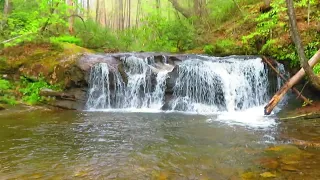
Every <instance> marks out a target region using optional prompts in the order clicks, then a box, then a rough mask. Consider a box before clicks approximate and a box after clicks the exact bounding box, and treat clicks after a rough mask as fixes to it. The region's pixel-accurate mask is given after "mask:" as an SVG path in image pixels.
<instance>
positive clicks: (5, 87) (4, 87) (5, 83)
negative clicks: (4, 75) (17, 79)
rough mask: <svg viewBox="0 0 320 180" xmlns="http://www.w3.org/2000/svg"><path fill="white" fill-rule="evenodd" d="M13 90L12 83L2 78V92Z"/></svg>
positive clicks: (0, 80)
mask: <svg viewBox="0 0 320 180" xmlns="http://www.w3.org/2000/svg"><path fill="white" fill-rule="evenodd" d="M10 88H11V83H10V82H9V81H7V80H5V79H1V78H0V92H2V91H5V90H8V89H10Z"/></svg>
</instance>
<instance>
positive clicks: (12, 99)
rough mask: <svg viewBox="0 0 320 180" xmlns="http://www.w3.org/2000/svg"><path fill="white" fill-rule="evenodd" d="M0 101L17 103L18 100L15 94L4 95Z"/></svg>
mask: <svg viewBox="0 0 320 180" xmlns="http://www.w3.org/2000/svg"><path fill="white" fill-rule="evenodd" d="M0 102H1V103H4V104H10V105H16V104H17V100H16V98H15V97H14V96H11V95H7V94H6V95H4V96H1V97H0Z"/></svg>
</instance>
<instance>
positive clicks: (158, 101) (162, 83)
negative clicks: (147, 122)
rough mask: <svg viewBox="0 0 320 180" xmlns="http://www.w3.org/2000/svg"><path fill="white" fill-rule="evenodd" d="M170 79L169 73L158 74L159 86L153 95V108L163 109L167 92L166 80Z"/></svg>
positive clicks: (161, 72)
mask: <svg viewBox="0 0 320 180" xmlns="http://www.w3.org/2000/svg"><path fill="white" fill-rule="evenodd" d="M167 77H168V71H160V72H159V73H158V74H157V78H156V80H157V85H156V87H155V90H154V92H153V93H152V96H151V97H152V99H151V108H152V109H161V107H162V105H163V104H164V95H165V90H166V79H167Z"/></svg>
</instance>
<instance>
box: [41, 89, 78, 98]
mask: <svg viewBox="0 0 320 180" xmlns="http://www.w3.org/2000/svg"><path fill="white" fill-rule="evenodd" d="M39 94H40V96H47V97H55V98H57V99H65V100H71V101H75V100H76V98H75V96H74V95H73V94H70V93H65V92H58V91H54V90H52V89H48V88H44V89H41V90H40V93H39Z"/></svg>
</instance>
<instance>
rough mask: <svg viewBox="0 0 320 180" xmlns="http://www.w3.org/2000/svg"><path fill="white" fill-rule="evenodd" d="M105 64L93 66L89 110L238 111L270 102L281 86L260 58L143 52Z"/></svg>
mask: <svg viewBox="0 0 320 180" xmlns="http://www.w3.org/2000/svg"><path fill="white" fill-rule="evenodd" d="M100 58H101V57H100ZM108 59H112V63H110V64H108ZM115 59H117V63H115ZM101 62H102V63H95V64H93V66H92V67H91V72H90V79H89V92H88V100H87V103H86V107H87V109H91V110H96V109H153V110H161V109H162V110H177V111H188V112H198V113H202V112H223V111H224V112H225V111H227V112H231V111H239V110H245V109H248V108H251V107H256V106H261V105H263V104H265V103H266V101H267V99H268V97H269V94H270V93H271V92H274V91H276V90H277V89H278V88H279V87H280V85H281V83H282V81H281V80H280V79H278V78H276V76H274V77H275V78H276V79H275V80H274V82H273V81H272V82H271V81H270V74H269V73H268V69H267V67H266V66H265V65H264V64H263V63H262V61H261V59H260V58H257V57H247V56H232V57H227V58H216V57H206V56H197V55H178V56H172V55H155V54H143V53H142V54H138V55H137V54H122V55H121V54H116V55H113V56H110V55H107V56H106V58H105V59H104V60H102V61H101ZM278 69H279V70H281V71H283V66H280V65H279V66H278ZM274 83H275V84H274Z"/></svg>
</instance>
